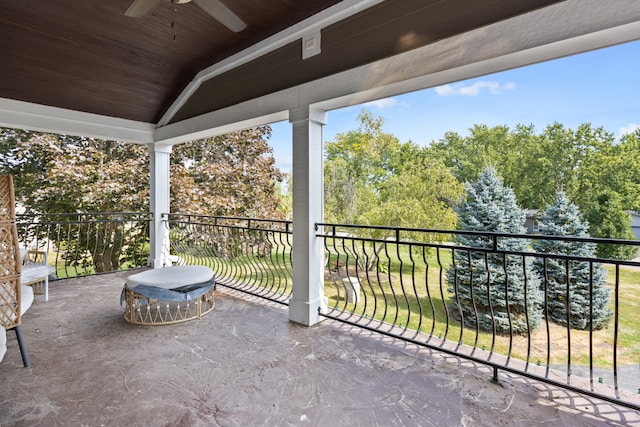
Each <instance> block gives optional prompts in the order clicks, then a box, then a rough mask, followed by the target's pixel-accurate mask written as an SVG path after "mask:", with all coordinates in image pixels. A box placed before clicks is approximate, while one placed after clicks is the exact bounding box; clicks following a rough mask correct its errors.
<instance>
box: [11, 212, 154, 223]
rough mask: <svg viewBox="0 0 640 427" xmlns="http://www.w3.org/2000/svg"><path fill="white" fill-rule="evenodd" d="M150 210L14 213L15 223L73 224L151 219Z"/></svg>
mask: <svg viewBox="0 0 640 427" xmlns="http://www.w3.org/2000/svg"><path fill="white" fill-rule="evenodd" d="M152 219H153V214H152V213H151V212H110V213H86V214H85V213H74V214H57V213H55V214H21V215H16V224H18V225H21V224H39V225H74V224H95V223H110V222H122V221H151V220H152Z"/></svg>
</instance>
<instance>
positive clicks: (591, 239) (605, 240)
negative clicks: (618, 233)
mask: <svg viewBox="0 0 640 427" xmlns="http://www.w3.org/2000/svg"><path fill="white" fill-rule="evenodd" d="M315 225H316V229H318V228H319V227H331V228H333V229H338V228H340V229H368V230H389V231H393V232H394V236H396V235H397V233H396V232H409V233H425V234H429V233H431V234H461V235H471V236H484V237H491V238H509V239H528V240H562V241H569V242H582V243H608V244H614V245H630V246H638V247H640V240H624V239H608V238H601V237H576V236H553V235H546V234H513V233H505V232H490V231H472V230H443V229H436V228H412V227H391V226H380V225H357V224H336V223H316V224H315ZM317 236H318V237H333V235H332V234H326V233H325V234H317ZM386 241H388V240H386ZM401 242H405V243H415V242H412V241H409V240H407V241H403V240H398V241H397V243H401Z"/></svg>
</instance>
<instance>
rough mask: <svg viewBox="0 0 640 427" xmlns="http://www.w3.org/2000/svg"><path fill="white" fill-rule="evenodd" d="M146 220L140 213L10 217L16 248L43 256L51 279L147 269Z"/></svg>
mask: <svg viewBox="0 0 640 427" xmlns="http://www.w3.org/2000/svg"><path fill="white" fill-rule="evenodd" d="M151 220H152V215H151V214H150V213H146V212H142V213H141V212H100V213H64V214H46V215H31V214H23V215H16V225H17V229H18V238H19V241H20V245H21V246H22V247H23V248H25V249H36V250H38V251H42V252H44V253H46V254H47V258H48V263H49V264H50V265H52V266H53V267H54V268H55V273H54V278H57V279H66V278H71V277H80V276H88V275H92V274H101V273H109V272H114V271H118V270H127V269H134V268H140V267H144V266H147V265H148V259H149V223H150V222H151Z"/></svg>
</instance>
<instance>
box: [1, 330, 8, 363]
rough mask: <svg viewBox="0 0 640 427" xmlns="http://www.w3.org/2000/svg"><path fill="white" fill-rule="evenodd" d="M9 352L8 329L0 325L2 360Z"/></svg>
mask: <svg viewBox="0 0 640 427" xmlns="http://www.w3.org/2000/svg"><path fill="white" fill-rule="evenodd" d="M6 352H7V331H5V330H4V328H3V327H0V362H1V361H2V358H3V357H4V354H5V353H6Z"/></svg>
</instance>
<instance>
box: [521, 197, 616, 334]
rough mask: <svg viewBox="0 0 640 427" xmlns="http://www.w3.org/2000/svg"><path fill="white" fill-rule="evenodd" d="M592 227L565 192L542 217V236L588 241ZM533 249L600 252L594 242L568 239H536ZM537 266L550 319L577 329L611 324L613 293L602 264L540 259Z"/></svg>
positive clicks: (583, 254)
mask: <svg viewBox="0 0 640 427" xmlns="http://www.w3.org/2000/svg"><path fill="white" fill-rule="evenodd" d="M588 228H589V224H588V222H586V221H582V219H581V218H580V210H579V209H578V207H577V206H576V205H574V204H572V203H570V202H569V199H568V198H567V196H566V194H565V193H563V192H559V193H558V196H557V197H556V200H555V201H554V202H553V203H552V204H550V205H549V206H548V207H547V209H546V210H545V212H544V214H543V215H542V217H541V218H540V233H542V234H544V235H549V236H573V237H585V238H587V237H590V236H589V233H588ZM532 247H533V249H534V250H536V251H537V252H543V253H549V254H560V255H569V256H576V257H594V256H595V250H596V248H595V245H594V244H592V243H584V242H574V241H565V240H534V241H533V243H532ZM534 267H535V269H536V271H537V272H538V274H539V275H540V277H541V278H542V279H543V280H542V289H543V291H544V293H545V295H546V307H547V314H546V317H547V319H549V320H551V321H553V322H555V323H558V324H560V325H563V326H567V325H569V326H570V327H571V328H574V329H589V328H593V329H601V328H603V327H605V326H606V325H607V323H608V322H609V319H610V318H611V314H612V313H611V311H610V310H609V308H608V306H609V297H610V291H609V288H608V287H607V275H606V271H605V269H604V267H603V266H602V265H601V264H598V263H588V262H586V261H582V262H579V261H569V260H563V259H559V258H553V257H549V258H536V260H535V261H534ZM567 308H569V310H568V311H567Z"/></svg>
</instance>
